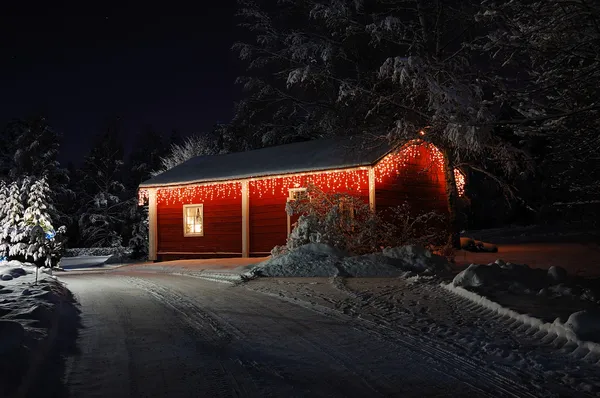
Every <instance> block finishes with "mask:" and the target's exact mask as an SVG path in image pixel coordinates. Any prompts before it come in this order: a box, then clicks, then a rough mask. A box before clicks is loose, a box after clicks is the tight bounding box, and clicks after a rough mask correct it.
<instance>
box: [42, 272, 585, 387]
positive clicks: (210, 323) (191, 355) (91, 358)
mask: <svg viewBox="0 0 600 398" xmlns="http://www.w3.org/2000/svg"><path fill="white" fill-rule="evenodd" d="M62 278H63V280H64V281H65V282H66V283H67V286H68V287H69V288H70V289H71V290H72V291H73V292H74V293H75V295H76V297H77V298H78V300H79V301H80V304H81V309H82V323H83V329H81V330H80V332H79V337H78V339H77V346H78V349H79V353H78V354H71V355H70V356H69V358H68V359H67V363H66V370H65V376H64V381H65V384H66V386H65V387H66V390H67V391H68V394H69V396H71V397H81V396H85V397H94V396H98V397H105V396H110V397H134V396H177V397H179V396H190V397H202V396H210V397H229V396H250V397H255V396H256V397H258V396H260V397H263V396H286V397H293V396H323V397H325V396H327V397H332V396H333V397H335V396H340V397H341V396H349V397H354V396H356V397H358V396H402V397H407V396H408V397H410V396H419V397H422V396H478V397H480V396H490V397H492V396H493V397H500V396H519V397H526V396H551V394H550V393H549V391H548V385H540V386H536V385H535V383H533V382H532V380H531V378H530V376H531V373H528V374H527V375H526V376H527V377H524V378H521V377H520V376H519V373H518V371H517V369H511V370H510V371H508V370H507V371H505V370H504V369H502V368H498V367H492V366H487V365H486V364H485V363H481V361H479V360H472V359H471V358H469V357H468V356H465V355H462V350H461V349H460V347H457V346H456V344H449V343H448V342H447V339H445V338H444V337H443V336H441V337H436V336H435V335H434V334H432V333H431V332H428V333H425V332H424V331H421V330H417V329H412V328H405V329H402V330H393V329H390V328H386V327H382V326H381V325H377V324H375V323H374V322H366V321H363V320H361V319H357V318H356V317H353V316H351V315H345V314H343V313H341V312H338V311H337V310H336V309H335V305H337V304H336V303H341V302H339V301H336V300H338V298H337V297H336V295H337V296H338V297H344V296H345V297H347V298H350V299H349V301H347V302H345V303H342V305H347V306H353V305H355V304H352V303H351V301H352V300H354V301H353V302H354V303H360V302H361V300H362V302H363V303H365V305H372V306H373V307H374V308H375V307H380V306H381V305H380V304H378V303H375V302H373V301H369V299H368V298H365V297H363V298H362V299H358V300H357V299H356V297H358V296H356V297H354V296H355V293H349V291H346V290H344V289H349V288H348V287H344V285H343V284H342V285H340V286H338V287H339V288H341V289H342V290H340V289H336V288H331V287H327V288H326V289H325V291H327V290H328V289H329V290H333V291H334V293H335V294H333V296H332V297H330V296H327V295H322V297H321V298H319V297H316V299H318V300H330V301H331V303H333V306H332V307H331V310H330V311H328V310H327V309H326V306H322V307H321V306H318V310H317V311H315V310H314V309H313V308H304V307H303V306H302V305H296V304H294V303H289V302H286V301H285V294H284V297H283V298H284V300H281V299H280V298H278V297H277V298H276V297H270V296H269V295H265V294H261V293H258V292H254V291H251V290H248V288H246V286H244V285H242V286H232V285H227V284H220V283H213V282H208V281H203V280H199V279H194V278H183V277H178V276H172V275H162V274H143V273H139V272H135V273H127V272H121V273H107V274H99V273H94V274H77V275H66V276H64V277H62ZM249 286H250V287H251V288H260V286H258V285H254V287H252V285H249ZM313 286H319V285H313ZM263 287H264V288H265V290H269V289H267V288H266V285H263ZM275 287H276V286H275ZM319 287H321V286H319ZM276 291H277V290H276V289H273V290H272V293H273V292H276ZM266 293H269V292H268V291H266ZM432 294H437V293H432ZM317 296H318V295H317ZM352 297H354V298H352ZM290 300H291V301H294V300H293V298H290ZM298 302H299V303H300V304H303V305H307V306H312V304H310V303H308V302H304V301H298ZM314 307H315V308H317V306H316V305H315V306H314ZM354 308H355V309H356V308H357V307H356V306H355V307H354ZM390 308H391V307H390ZM390 308H387V309H386V308H385V306H384V311H391V310H390ZM347 312H349V313H351V312H352V311H347ZM374 315H376V314H375V313H374ZM413 315H414V316H416V317H420V316H421V315H418V314H413ZM399 316H400V314H399ZM450 322H451V323H452V325H455V324H456V322H455V321H454V320H451V321H450ZM427 324H429V325H431V322H429V323H427ZM452 325H451V326H449V327H448V328H446V330H455V329H453V328H454V326H452ZM424 335H426V336H427V337H425V336H424ZM506 366H510V363H509V364H507V365H506ZM550 387H552V388H554V387H555V386H550ZM555 392H559V391H555ZM560 392H566V393H572V394H571V395H575V394H574V393H575V392H574V391H570V390H569V391H566V390H565V391H560ZM46 395H52V394H51V391H46ZM567 395H569V394H567Z"/></svg>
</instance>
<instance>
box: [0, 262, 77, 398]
mask: <svg viewBox="0 0 600 398" xmlns="http://www.w3.org/2000/svg"><path fill="white" fill-rule="evenodd" d="M36 270H37V269H36V267H35V266H33V264H30V263H21V262H19V261H16V260H13V261H10V262H7V261H2V262H0V275H2V280H1V281H0V357H2V358H3V360H2V361H0V396H4V395H5V394H6V395H11V394H12V392H14V390H15V389H16V388H17V387H18V385H19V383H20V382H21V380H22V378H23V377H24V373H25V372H26V371H28V368H29V366H30V364H32V363H33V362H35V358H36V357H37V355H38V353H39V351H40V350H42V351H43V350H45V349H47V348H46V347H47V343H46V339H47V338H48V337H49V336H50V335H51V332H52V331H54V330H56V329H55V328H56V322H57V319H56V318H57V317H56V306H57V305H58V304H59V303H61V302H63V300H71V299H72V296H71V295H70V293H69V291H68V290H67V289H66V288H65V287H64V286H63V285H62V284H61V283H60V282H58V281H57V280H56V278H55V277H53V276H52V275H50V273H51V272H52V271H51V269H49V268H40V269H39V273H38V283H37V284H36V283H35V279H36ZM54 334H56V333H54ZM31 361H33V362H31Z"/></svg>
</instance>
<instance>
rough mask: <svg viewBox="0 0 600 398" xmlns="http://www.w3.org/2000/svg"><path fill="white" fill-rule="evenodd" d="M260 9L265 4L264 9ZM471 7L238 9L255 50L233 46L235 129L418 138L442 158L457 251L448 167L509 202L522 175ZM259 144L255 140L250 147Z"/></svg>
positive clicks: (410, 2)
mask: <svg viewBox="0 0 600 398" xmlns="http://www.w3.org/2000/svg"><path fill="white" fill-rule="evenodd" d="M265 3H268V4H266V5H265ZM477 5H478V2H477V1H475V0H472V1H471V0H467V1H461V2H456V1H452V0H439V1H433V2H427V1H424V0H399V1H394V2H389V1H386V0H372V1H361V0H359V1H352V2H348V1H342V0H326V1H320V2H313V1H311V0H300V1H291V0H290V1H277V2H275V1H273V2H263V5H261V6H257V5H255V4H254V3H250V2H243V3H242V6H241V7H240V12H239V14H240V15H241V17H242V18H243V26H245V27H247V28H249V29H250V30H252V31H253V32H254V33H255V37H256V40H255V42H250V41H247V42H244V43H238V44H236V46H235V47H234V48H235V49H236V50H237V51H238V53H239V56H240V57H241V58H242V59H243V60H245V61H247V63H248V73H247V76H244V77H241V78H239V79H238V81H239V82H241V83H243V84H244V88H245V89H246V91H247V93H248V94H247V97H246V98H245V99H244V100H243V101H242V102H241V103H240V106H239V108H238V112H237V114H236V117H235V118H234V120H233V124H235V123H239V124H241V126H238V129H240V130H241V131H244V129H243V128H244V127H246V128H247V130H248V131H252V132H253V133H255V134H259V135H260V137H258V138H259V139H260V140H261V142H262V143H263V144H271V143H278V142H282V141H291V140H294V139H305V138H314V137H318V136H322V135H330V134H354V133H361V134H370V135H372V136H373V138H374V139H376V138H381V139H387V140H391V141H394V142H404V141H406V140H408V139H413V138H415V137H418V134H419V132H421V131H422V132H424V133H425V136H424V137H423V138H424V139H426V140H428V141H431V142H433V143H434V144H436V145H437V146H438V147H439V148H441V149H443V151H444V154H445V157H446V162H447V165H446V168H445V169H446V170H447V173H446V180H447V184H446V185H447V187H448V191H447V197H448V207H449V209H450V220H449V221H450V223H451V224H452V225H453V228H452V230H453V231H454V233H453V234H452V236H451V238H452V242H453V244H454V245H455V246H456V245H457V244H458V233H457V232H458V225H457V220H458V219H457V215H456V211H455V208H456V201H457V197H458V195H457V192H456V183H455V180H454V173H453V170H454V168H455V167H460V168H463V169H467V168H470V170H471V171H473V172H480V173H484V174H486V175H487V176H489V178H492V179H494V181H497V182H498V183H500V185H501V186H502V187H503V188H505V189H506V192H507V194H508V195H509V196H512V197H514V198H516V196H517V195H516V194H515V191H514V189H512V187H511V184H509V183H507V182H506V181H505V179H504V178H502V177H503V176H507V177H509V178H514V176H516V175H517V172H519V171H521V170H524V169H525V170H527V167H528V165H530V162H528V154H527V153H526V152H525V151H523V150H522V149H521V148H520V147H519V146H518V145H516V144H515V143H518V137H517V136H516V135H515V134H514V133H513V132H512V131H511V130H506V131H498V130H497V129H496V128H495V121H496V119H497V118H498V116H499V112H500V109H501V107H500V106H499V104H498V101H496V99H495V97H494V95H493V90H492V89H493V87H494V85H493V83H495V82H493V81H490V79H489V78H488V77H487V75H486V74H485V73H483V72H482V68H481V65H479V64H478V60H479V59H481V57H482V54H481V52H480V51H479V50H477V49H475V48H474V47H472V46H471V43H472V38H473V37H474V36H475V33H476V29H477V27H476V26H475V25H474V24H473V19H474V16H475V13H476V11H477V7H476V6H477ZM252 139H254V140H255V141H256V138H252Z"/></svg>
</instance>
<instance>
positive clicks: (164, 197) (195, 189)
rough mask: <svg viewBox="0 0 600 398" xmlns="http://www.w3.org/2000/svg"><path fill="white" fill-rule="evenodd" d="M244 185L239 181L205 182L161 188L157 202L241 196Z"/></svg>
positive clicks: (157, 194)
mask: <svg viewBox="0 0 600 398" xmlns="http://www.w3.org/2000/svg"><path fill="white" fill-rule="evenodd" d="M241 190H242V185H241V183H239V182H219V183H205V184H201V185H200V184H197V185H187V186H184V187H174V188H159V189H158V190H157V192H156V201H157V203H162V204H167V205H170V204H175V203H179V204H190V203H193V202H205V201H212V200H214V199H225V198H231V199H236V198H239V197H240V196H241Z"/></svg>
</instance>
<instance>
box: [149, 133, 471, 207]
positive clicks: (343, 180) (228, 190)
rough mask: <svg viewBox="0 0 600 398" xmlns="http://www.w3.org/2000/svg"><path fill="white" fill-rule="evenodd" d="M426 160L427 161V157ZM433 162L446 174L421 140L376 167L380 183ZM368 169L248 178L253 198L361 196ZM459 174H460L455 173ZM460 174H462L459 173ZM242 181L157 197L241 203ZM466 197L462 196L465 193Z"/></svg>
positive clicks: (432, 168)
mask: <svg viewBox="0 0 600 398" xmlns="http://www.w3.org/2000/svg"><path fill="white" fill-rule="evenodd" d="M424 156H426V158H425V159H424V158H423V157H424ZM424 160H425V161H426V162H429V163H430V164H429V165H427V166H426V167H427V171H428V172H432V173H434V174H436V172H442V173H443V170H444V155H443V154H442V152H441V151H440V150H439V149H438V148H437V147H436V146H434V145H433V144H430V143H428V142H425V141H422V140H420V139H417V140H412V141H409V142H408V143H407V144H406V145H404V146H402V147H401V148H399V149H398V150H396V151H394V152H392V153H390V154H388V155H387V156H385V157H384V158H383V159H382V160H381V161H379V163H377V164H376V165H375V167H374V170H375V180H376V182H379V183H380V182H383V181H384V180H385V179H387V178H390V177H395V176H398V175H400V174H401V173H402V172H403V171H405V170H406V166H408V165H411V164H415V165H423V161H424ZM368 169H369V168H368V167H355V168H351V169H338V170H327V171H312V172H306V173H296V174H286V175H275V176H267V177H254V178H248V179H247V181H248V182H249V184H248V186H249V191H250V194H251V195H252V196H253V197H259V198H262V197H265V196H276V195H277V196H279V195H283V196H286V197H287V196H288V194H289V190H290V189H291V188H298V187H307V186H308V185H309V184H313V185H316V186H318V187H319V188H321V189H323V190H324V191H329V192H341V191H346V192H360V191H361V190H368V187H369V175H368ZM455 173H456V171H455ZM459 173H460V172H459ZM459 179H460V181H462V182H463V183H462V185H461V188H460V190H459V192H463V193H464V176H463V175H462V174H461V176H460V177H457V185H458V181H459ZM241 181H242V180H236V181H227V182H210V183H198V184H193V185H185V186H175V187H164V188H158V189H157V193H156V200H157V203H161V204H166V205H171V204H184V205H185V204H191V203H198V202H205V201H212V200H215V199H226V198H227V199H237V198H240V197H241V190H242V187H241ZM461 195H462V193H461ZM147 201H148V190H146V189H140V190H139V191H138V203H139V204H140V205H142V204H146V203H147Z"/></svg>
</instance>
